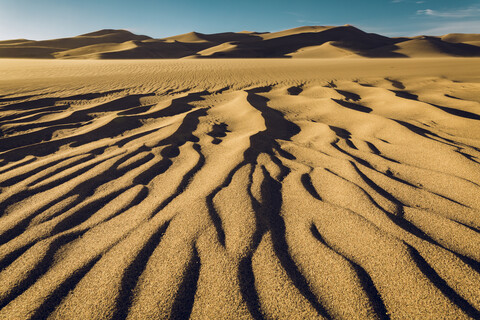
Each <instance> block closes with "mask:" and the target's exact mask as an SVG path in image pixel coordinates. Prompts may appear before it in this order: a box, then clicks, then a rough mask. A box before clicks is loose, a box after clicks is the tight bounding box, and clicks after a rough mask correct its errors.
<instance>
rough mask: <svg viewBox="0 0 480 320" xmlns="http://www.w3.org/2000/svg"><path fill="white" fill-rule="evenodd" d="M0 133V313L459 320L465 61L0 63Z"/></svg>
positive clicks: (477, 140)
mask: <svg viewBox="0 0 480 320" xmlns="http://www.w3.org/2000/svg"><path fill="white" fill-rule="evenodd" d="M194 36H195V35H187V36H185V37H187V38H188V39H187V40H189V41H194V40H195V37H194ZM184 40H185V39H184ZM467 40H468V39H467ZM195 41H197V40H195ZM327 49H328V48H327ZM404 49H405V50H409V48H404ZM312 50H317V49H312ZM0 130H1V131H0V318H1V319H38V318H50V319H157V318H158V319H167V318H172V319H185V318H188V317H191V318H193V319H252V318H253V319H264V318H265V319H305V318H310V319H317V318H319V319H320V318H325V319H388V318H392V319H447V318H448V319H468V318H477V319H478V318H480V311H479V310H480V236H479V233H480V59H479V58H471V59H463V58H438V59H433V58H429V59H408V60H407V59H405V60H393V59H370V60H365V59H346V60H345V59H343V60H342V59H331V60H316V59H308V60H301V59H298V60H275V59H266V60H245V59H238V60H170V61H168V60H143V61H139V60H130V61H108V60H101V61H99V60H96V61H95V60H81V61H78V60H76V61H73V60H51V61H49V60H42V61H40V60H0Z"/></svg>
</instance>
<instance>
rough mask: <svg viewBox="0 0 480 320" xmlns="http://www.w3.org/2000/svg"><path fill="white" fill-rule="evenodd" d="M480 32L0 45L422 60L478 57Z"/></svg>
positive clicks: (197, 36)
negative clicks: (402, 35) (435, 34)
mask: <svg viewBox="0 0 480 320" xmlns="http://www.w3.org/2000/svg"><path fill="white" fill-rule="evenodd" d="M479 39H480V35H479V34H449V35H445V36H442V37H430V36H419V37H413V38H389V37H385V36H381V35H378V34H374V33H366V32H364V31H362V30H360V29H357V28H355V27H353V26H351V25H345V26H336V27H335V26H327V27H326V26H305V27H298V28H294V29H289V30H283V31H279V32H264V33H258V32H223V33H214V34H203V33H198V32H189V33H185V34H181V35H177V36H172V37H167V38H163V39H151V38H150V37H147V36H142V35H136V34H133V33H131V32H129V31H126V30H111V29H105V30H100V31H96V32H92V33H87V34H83V35H80V36H77V37H72V38H63V39H53V40H44V41H33V40H25V39H17V40H6V41H0V58H35V59H39V58H42V59H53V58H55V59H179V58H189V59H190V58H302V59H304V58H309V59H310V58H358V57H365V58H409V57H410V58H418V57H452V56H453V57H479V56H480V42H479Z"/></svg>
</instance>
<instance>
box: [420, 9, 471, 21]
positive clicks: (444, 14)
mask: <svg viewBox="0 0 480 320" xmlns="http://www.w3.org/2000/svg"><path fill="white" fill-rule="evenodd" d="M417 15H420V16H430V17H438V18H471V17H480V7H478V6H471V7H469V8H466V9H456V10H450V11H437V10H432V9H424V10H417Z"/></svg>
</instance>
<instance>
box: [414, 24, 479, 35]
mask: <svg viewBox="0 0 480 320" xmlns="http://www.w3.org/2000/svg"><path fill="white" fill-rule="evenodd" d="M477 30H480V21H454V22H444V23H442V25H441V26H437V27H431V28H429V29H425V30H422V31H420V32H417V33H415V35H418V34H425V35H431V36H441V35H444V34H447V33H475V32H478V31H477ZM412 35H413V34H412Z"/></svg>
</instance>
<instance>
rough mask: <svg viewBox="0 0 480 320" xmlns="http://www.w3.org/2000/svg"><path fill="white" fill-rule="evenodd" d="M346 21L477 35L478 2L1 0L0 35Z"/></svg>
mask: <svg viewBox="0 0 480 320" xmlns="http://www.w3.org/2000/svg"><path fill="white" fill-rule="evenodd" d="M344 24H351V25H354V26H356V27H358V28H360V29H362V30H364V31H366V32H375V33H379V34H383V35H386V36H413V35H421V34H427V35H442V34H446V33H453V32H460V33H480V0H368V1H367V0H288V1H287V0H243V1H242V0H234V1H231V0H174V1H168V0H136V1H124V0H0V40H7V39H18V38H26V39H33V40H42V39H53V38H60V37H70V36H76V35H79V34H83V33H88V32H92V31H96V30H100V29H127V30H130V31H132V32H134V33H137V34H145V35H148V36H151V37H154V38H162V37H167V36H173V35H177V34H182V33H187V32H190V31H197V32H202V33H217V32H226V31H243V30H249V31H259V32H262V31H270V32H272V31H279V30H284V29H289V28H294V27H298V26H303V25H344Z"/></svg>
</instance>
